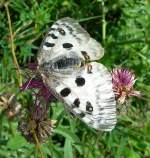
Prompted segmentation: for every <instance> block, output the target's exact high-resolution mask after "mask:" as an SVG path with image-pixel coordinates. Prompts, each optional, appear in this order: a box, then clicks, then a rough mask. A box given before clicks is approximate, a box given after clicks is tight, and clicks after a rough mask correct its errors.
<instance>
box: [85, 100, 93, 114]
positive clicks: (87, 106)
mask: <svg viewBox="0 0 150 158" xmlns="http://www.w3.org/2000/svg"><path fill="white" fill-rule="evenodd" d="M86 111H87V112H92V111H93V106H92V104H91V103H90V102H89V101H87V102H86Z"/></svg>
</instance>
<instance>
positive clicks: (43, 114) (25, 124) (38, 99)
mask: <svg viewBox="0 0 150 158" xmlns="http://www.w3.org/2000/svg"><path fill="white" fill-rule="evenodd" d="M28 68H29V70H30V71H31V75H28V74H27V77H30V78H29V79H28V81H26V82H25V83H24V84H23V85H22V87H21V88H20V89H21V91H25V90H27V89H31V90H33V91H32V92H33V93H32V96H33V98H34V105H33V106H30V107H29V113H27V114H28V115H26V116H24V117H22V118H21V120H20V121H19V124H18V129H19V130H20V131H21V133H22V135H23V136H24V137H25V138H26V139H27V140H28V141H29V142H31V143H36V141H35V139H34V135H33V132H32V131H33V130H34V131H35V134H36V136H37V138H38V141H39V142H40V143H42V142H44V141H45V140H46V139H47V138H48V137H49V136H51V134H52V132H53V127H54V125H55V123H56V121H55V120H51V119H49V118H48V107H47V103H48V102H51V101H57V99H56V97H55V96H54V95H53V93H52V91H51V90H50V89H49V87H47V86H46V85H45V84H44V82H43V80H42V77H41V76H40V74H39V73H38V71H37V64H36V63H35V64H34V63H33V64H32V63H31V64H29V65H28ZM35 89H36V91H35Z"/></svg>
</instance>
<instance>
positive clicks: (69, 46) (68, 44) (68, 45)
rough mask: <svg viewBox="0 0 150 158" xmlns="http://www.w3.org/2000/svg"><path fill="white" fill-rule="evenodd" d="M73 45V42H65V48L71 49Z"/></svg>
mask: <svg viewBox="0 0 150 158" xmlns="http://www.w3.org/2000/svg"><path fill="white" fill-rule="evenodd" d="M72 47H73V45H72V44H71V43H63V48H66V49H71V48H72Z"/></svg>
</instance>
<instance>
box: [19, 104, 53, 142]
mask: <svg viewBox="0 0 150 158" xmlns="http://www.w3.org/2000/svg"><path fill="white" fill-rule="evenodd" d="M55 123H56V121H55V120H50V119H49V118H48V110H47V109H46V108H45V107H44V106H43V105H42V106H40V105H37V106H36V107H34V108H33V109H31V108H30V110H29V115H28V116H26V117H22V118H21V120H20V121H19V124H18V129H19V130H20V131H21V133H22V135H23V136H24V137H25V138H26V140H27V141H29V142H30V143H36V140H35V137H34V134H35V135H36V137H37V139H38V141H39V142H40V143H42V142H45V141H46V140H47V139H48V137H49V136H51V134H52V132H53V127H54V125H55Z"/></svg>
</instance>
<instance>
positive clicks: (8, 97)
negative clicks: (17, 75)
mask: <svg viewBox="0 0 150 158" xmlns="http://www.w3.org/2000/svg"><path fill="white" fill-rule="evenodd" d="M0 109H1V110H3V111H4V112H5V113H6V115H7V117H8V118H9V119H11V118H13V117H14V116H16V115H17V114H19V112H20V110H21V104H20V103H19V102H18V101H17V99H16V96H15V95H14V94H12V93H9V92H8V93H3V94H1V95H0Z"/></svg>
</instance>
